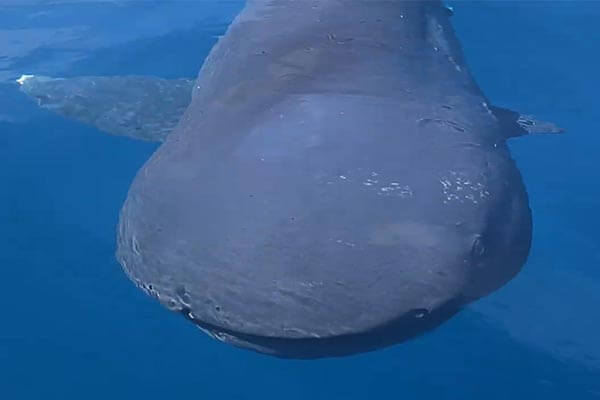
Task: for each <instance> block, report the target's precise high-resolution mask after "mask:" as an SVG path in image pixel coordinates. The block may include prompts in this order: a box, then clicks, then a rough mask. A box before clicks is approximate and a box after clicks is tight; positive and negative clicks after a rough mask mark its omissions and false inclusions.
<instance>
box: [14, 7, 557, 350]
mask: <svg viewBox="0 0 600 400" xmlns="http://www.w3.org/2000/svg"><path fill="white" fill-rule="evenodd" d="M451 14H452V11H451V9H449V8H448V7H446V6H444V5H443V4H442V3H441V2H440V1H434V0H432V1H404V0H403V1H400V0H386V1H379V0H295V1H294V0H255V1H252V0H251V1H249V2H248V3H247V4H246V6H245V8H244V9H243V10H242V12H241V13H240V14H239V15H238V16H237V18H236V19H235V20H234V21H233V23H232V24H231V25H230V27H229V29H228V30H227V32H226V34H225V35H224V36H222V37H221V38H220V39H219V40H218V42H217V44H216V45H215V46H214V48H213V49H212V51H211V52H210V54H209V55H208V57H207V59H206V60H205V62H204V65H203V66H202V68H201V70H200V73H199V76H198V79H197V80H196V81H195V82H194V81H192V80H184V79H182V80H175V81H168V80H162V79H159V78H150V77H113V78H110V77H81V78H72V79H63V80H61V79H54V78H44V77H32V76H23V77H22V78H21V79H20V80H19V81H20V82H19V83H21V84H22V89H23V90H24V91H25V92H26V93H28V94H30V95H31V96H33V97H35V98H37V99H38V101H39V104H40V105H41V106H43V107H48V108H50V109H52V110H54V111H56V112H58V113H60V114H63V115H70V116H73V117H75V118H78V119H80V120H82V121H84V122H88V123H91V124H94V125H96V126H98V127H99V128H101V129H104V130H106V131H109V132H111V133H116V134H122V135H128V136H133V137H142V138H145V139H151V140H160V141H163V143H162V145H161V146H160V147H159V148H158V150H157V151H156V152H155V153H154V154H153V155H152V157H151V158H150V159H149V160H148V161H147V162H146V163H145V165H144V166H143V167H142V168H141V170H140V171H139V172H138V174H137V176H136V178H135V180H134V181H133V183H132V185H131V188H130V190H129V193H128V196H127V200H126V201H125V204H124V205H123V208H122V210H121V214H120V221H119V226H118V240H117V241H118V249H117V258H118V260H119V262H120V264H121V265H122V267H123V269H124V270H125V272H126V273H127V275H128V276H129V277H130V278H131V280H132V281H133V282H135V284H136V285H137V286H139V287H140V288H141V289H143V290H144V291H146V292H147V293H148V294H150V295H151V296H153V297H155V298H156V299H158V300H159V301H160V302H161V303H162V304H163V305H165V306H166V307H167V308H168V309H170V310H172V311H175V312H178V313H181V314H182V315H183V316H184V317H185V318H187V319H188V320H189V321H191V322H193V323H194V324H196V325H197V326H198V327H199V328H200V329H202V330H203V331H204V332H206V333H208V334H209V335H210V336H212V337H214V338H216V339H218V340H220V341H223V342H226V343H229V344H233V345H235V346H239V347H243V348H248V349H252V350H255V351H258V352H262V353H266V354H270V355H274V356H278V357H285V358H320V357H331V356H344V355H351V354H356V353H361V352H366V351H371V350H375V349H379V348H383V347H386V346H390V345H393V344H396V343H399V342H402V341H405V340H407V339H410V338H413V337H415V336H418V335H420V334H422V333H424V332H426V331H428V330H431V329H432V328H435V327H437V326H439V325H440V324H441V323H443V322H444V321H446V320H448V319H449V318H451V317H452V316H453V315H455V314H456V313H457V312H459V311H460V310H461V308H463V307H464V306H465V305H466V304H468V303H469V302H472V301H474V300H476V299H478V298H480V297H482V296H485V295H487V294H489V293H490V292H492V291H494V290H496V289H498V288H500V287H501V286H502V285H504V284H505V283H506V282H508V281H509V280H510V279H511V278H513V277H514V276H515V275H516V274H517V273H518V272H519V270H520V269H521V268H522V266H523V264H524V263H525V261H526V258H527V255H528V252H529V249H530V245H531V236H532V219H531V212H530V208H529V205H528V198H527V194H526V190H525V188H524V185H523V181H522V178H521V175H520V173H519V171H518V169H517V167H516V165H515V162H514V161H513V160H512V158H511V155H510V152H509V149H508V147H507V144H506V141H507V139H508V138H510V137H514V136H521V135H525V134H528V133H559V132H561V129H559V128H557V127H556V126H554V125H553V124H551V123H546V122H541V121H538V120H536V119H535V118H533V117H530V116H526V115H522V114H520V113H518V112H514V111H511V110H508V109H503V108H499V107H494V106H493V105H491V103H490V101H489V100H488V99H487V98H486V97H485V95H484V94H483V93H482V91H481V90H480V88H479V87H478V86H477V84H476V82H475V81H474V79H473V77H472V76H471V74H470V73H469V70H468V67H467V65H466V63H465V60H464V57H463V54H462V52H461V48H460V44H459V42H458V40H457V38H456V36H455V34H454V31H453V28H452V26H451V23H450V16H451ZM142 92H144V93H146V94H144V93H142ZM190 93H191V94H190ZM94 99H96V100H94ZM188 104H189V106H188ZM171 130H173V132H172V133H169V134H168V135H167V134H166V133H167V132H170V131H171Z"/></svg>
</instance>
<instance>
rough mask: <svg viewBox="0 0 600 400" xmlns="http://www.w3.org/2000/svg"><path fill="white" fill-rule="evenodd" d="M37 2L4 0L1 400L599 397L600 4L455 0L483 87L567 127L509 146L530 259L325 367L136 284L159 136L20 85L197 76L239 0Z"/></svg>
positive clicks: (0, 32)
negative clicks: (137, 198) (230, 339)
mask: <svg viewBox="0 0 600 400" xmlns="http://www.w3.org/2000/svg"><path fill="white" fill-rule="evenodd" d="M25 3H26V2H22V3H20V2H18V1H16V2H13V3H12V4H13V6H11V7H8V6H3V4H4V3H3V1H2V0H0V268H1V271H2V274H1V275H0V306H1V311H2V313H1V316H0V399H7V400H21V399H23V400H29V399H41V398H48V399H55V398H56V399H64V400H68V399H78V400H79V399H86V400H93V399H106V398H113V399H131V398H144V399H164V398H169V399H184V398H186V399H191V398H194V399H196V398H197V399H209V398H219V399H258V398H260V399H278V400H279V399H286V400H292V399H315V400H316V399H327V400H330V399H345V400H352V399H367V398H368V399H371V398H373V399H383V398H406V399H436V400H440V399H449V400H454V399H456V400H459V399H460V400H464V399H521V398H528V399H530V398H535V399H538V398H543V399H561V400H562V399H600V311H599V307H600V234H599V233H598V227H599V226H600V216H599V215H600V214H599V213H598V210H597V209H598V206H599V205H600V168H599V165H600V162H599V155H600V136H599V135H598V133H599V132H600V112H599V111H598V100H597V93H599V92H600V80H599V79H598V71H600V52H599V51H598V49H600V24H599V23H598V21H599V20H600V2H596V1H590V2H584V1H569V2H556V1H553V2H550V1H527V2H508V1H502V2H488V1H479V2H462V1H461V2H455V4H454V5H455V11H456V12H455V16H454V24H455V28H456V30H457V31H458V34H459V37H460V40H461V41H462V44H463V47H464V50H465V53H466V56H467V59H468V61H469V64H470V66H471V70H472V72H473V73H474V75H475V77H476V79H477V81H478V82H479V84H480V85H481V86H482V88H483V89H484V91H485V93H486V95H487V96H488V97H489V98H490V99H491V100H492V101H493V102H494V103H495V104H496V105H499V106H505V107H510V108H513V109H518V110H520V111H523V112H526V113H531V114H535V115H536V116H538V117H540V118H542V119H547V120H551V121H553V122H555V123H557V124H559V125H560V126H562V127H564V128H566V129H567V130H568V134H566V135H562V136H536V137H523V138H519V139H515V140H513V141H512V142H511V148H512V151H513V155H514V158H515V159H516V160H517V163H518V165H519V167H520V169H521V172H522V174H523V176H524V179H525V181H526V184H527V187H528V192H529V195H530V204H531V208H532V210H533V214H534V223H535V232H534V244H533V249H532V252H531V256H530V258H529V261H528V263H527V265H526V267H525V268H524V270H523V272H522V273H521V274H520V275H519V276H517V278H515V279H514V280H513V281H512V282H511V283H510V284H508V285H507V286H506V287H504V288H503V289H501V290H500V291H498V292H496V293H494V294H493V295H491V296H489V297H487V298H485V299H483V300H481V301H479V302H477V303H475V304H473V305H472V306H470V307H468V308H467V309H466V310H465V311H464V312H462V313H461V314H459V315H458V316H456V317H455V318H453V319H452V320H450V321H449V322H447V323H446V324H444V325H443V326H442V327H440V328H439V329H437V330H435V331H433V332H432V333H430V334H427V335H425V336H422V337H420V338H418V339H416V340H414V341H411V342H408V343H405V344H402V345H398V346H395V347H392V348H389V349H386V350H382V351H378V352H374V353H369V354H365V355H360V356H354V357H349V358H342V359H328V360H321V361H285V360H278V359H274V358H269V357H266V356H261V355H258V354H254V353H251V352H248V351H243V350H238V349H235V348H232V347H229V346H226V345H223V344H220V343H218V342H216V341H213V340H212V339H209V338H208V337H206V336H205V335H203V334H201V333H200V332H199V331H198V330H197V329H195V328H194V327H193V326H192V325H191V324H189V323H188V322H186V321H185V320H184V319H183V318H181V317H180V316H178V315H174V314H172V313H169V312H167V311H166V310H164V309H163V308H162V307H160V306H159V305H158V304H157V303H156V302H155V301H154V300H152V299H150V298H149V297H147V296H145V295H144V294H142V292H141V291H139V290H137V289H135V288H134V286H133V285H132V284H131V283H130V282H129V281H128V280H127V278H126V277H125V275H124V274H123V273H122V271H121V270H120V267H119V266H118V264H117V262H116V261H115V259H114V248H115V224H116V221H117V214H118V210H119V208H120V206H121V204H122V202H123V200H124V198H125V195H126V191H127V189H128V187H129V184H130V182H131V180H132V178H133V176H134V174H135V172H136V171H137V169H138V168H139V167H140V166H141V165H142V164H143V162H144V161H145V160H146V159H147V157H148V156H149V155H150V154H151V153H152V151H153V150H154V149H155V148H156V146H155V145H154V144H150V143H144V142H138V141H134V140H130V139H126V138H122V137H114V136H109V135H106V134H103V133H101V132H99V131H97V130H95V129H93V128H90V127H87V126H84V125H82V124H78V123H76V122H72V121H67V120H65V119H62V118H60V117H57V116H55V115H52V114H50V113H47V112H43V111H41V110H39V109H37V106H36V105H35V104H34V103H32V102H30V101H29V100H28V99H26V98H25V96H24V95H22V94H21V93H19V92H18V90H17V88H16V85H15V84H14V83H12V82H11V81H12V80H14V79H15V78H17V77H18V76H19V75H20V74H21V73H35V74H41V75H51V76H77V75H115V74H147V75H156V76H162V77H179V76H189V77H193V76H195V75H196V73H197V71H198V69H199V66H200V64H201V62H202V60H203V58H204V57H205V56H206V54H207V52H208V51H209V49H210V47H211V46H212V45H213V44H214V42H215V41H216V36H217V35H219V34H221V33H223V32H224V30H225V29H226V26H227V22H228V21H229V20H230V19H231V17H232V16H233V15H234V14H235V12H236V11H237V10H238V9H239V7H240V3H225V2H221V3H214V2H196V3H181V2H175V1H171V2H164V3H161V2H146V3H143V4H142V5H140V4H137V3H132V2H125V3H124V2H118V1H116V2H105V3H93V2H85V3H72V4H60V5H54V6H51V5H47V4H46V5H43V4H42V3H44V2H43V1H38V2H37V3H38V5H24V4H25ZM46 3H49V2H46ZM6 4H8V2H7V3H6Z"/></svg>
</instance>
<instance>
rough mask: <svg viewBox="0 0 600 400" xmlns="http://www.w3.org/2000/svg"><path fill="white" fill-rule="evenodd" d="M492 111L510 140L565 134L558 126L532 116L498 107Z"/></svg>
mask: <svg viewBox="0 0 600 400" xmlns="http://www.w3.org/2000/svg"><path fill="white" fill-rule="evenodd" d="M490 109H491V110H492V112H493V113H494V115H495V116H496V118H498V120H499V121H500V123H501V124H502V125H503V128H504V129H505V131H506V136H507V137H508V138H510V137H516V136H523V135H529V134H557V133H564V132H565V131H564V129H562V128H560V127H559V126H557V125H556V124H553V123H552V122H547V121H540V120H538V119H537V118H535V117H534V116H532V115H525V114H521V113H519V112H516V111H513V110H509V109H507V108H502V107H496V106H492V107H490Z"/></svg>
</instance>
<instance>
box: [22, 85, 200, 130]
mask: <svg viewBox="0 0 600 400" xmlns="http://www.w3.org/2000/svg"><path fill="white" fill-rule="evenodd" d="M17 83H19V84H20V85H21V91H23V92H24V93H26V94H27V95H29V96H30V97H32V98H34V99H36V100H37V102H38V105H39V106H40V107H42V108H45V109H48V110H50V111H52V112H55V113H57V114H59V115H62V116H65V117H69V118H73V119H76V120H78V121H81V122H84V123H86V124H90V125H93V126H95V127H96V128H98V129H100V130H101V131H104V132H107V133H110V134H114V135H124V136H130V137H133V138H137V139H144V140H151V141H163V140H164V139H165V137H166V136H167V135H168V134H169V132H171V131H172V130H173V128H174V127H175V126H176V125H177V123H178V122H179V119H180V118H181V116H182V115H183V113H184V111H185V109H186V108H187V106H188V105H189V104H190V101H191V94H192V87H193V85H194V81H193V80H191V79H161V78H156V77H145V76H117V77H98V76H87V77H76V78H64V79H63V78H50V77H43V76H33V75H23V76H22V77H21V78H19V79H18V80H17Z"/></svg>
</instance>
